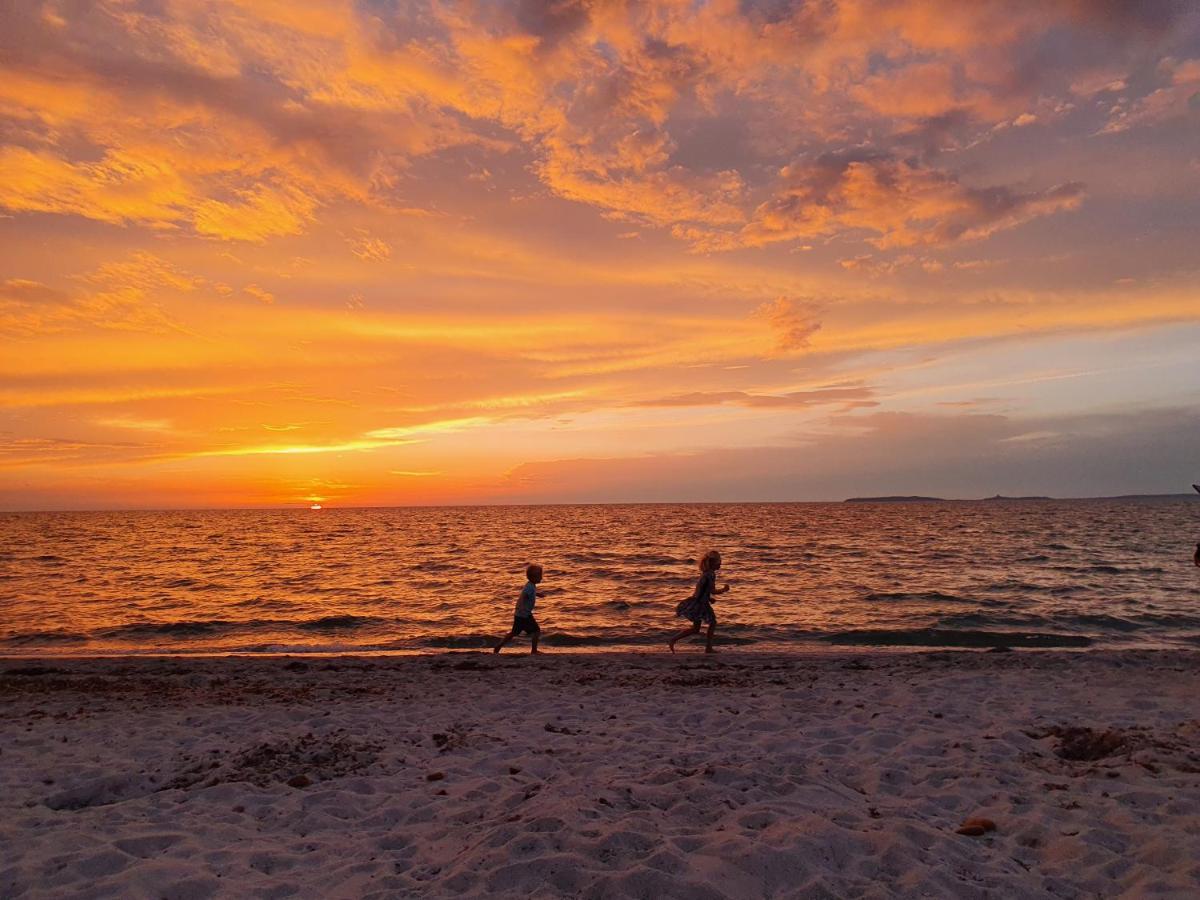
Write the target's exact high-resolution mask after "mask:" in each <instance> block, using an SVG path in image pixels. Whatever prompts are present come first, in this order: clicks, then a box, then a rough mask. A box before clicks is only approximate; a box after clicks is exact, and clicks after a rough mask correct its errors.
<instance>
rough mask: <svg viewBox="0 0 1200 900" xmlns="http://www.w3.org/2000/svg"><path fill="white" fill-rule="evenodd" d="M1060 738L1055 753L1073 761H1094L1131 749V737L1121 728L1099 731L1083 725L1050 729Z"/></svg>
mask: <svg viewBox="0 0 1200 900" xmlns="http://www.w3.org/2000/svg"><path fill="white" fill-rule="evenodd" d="M1050 733H1051V734H1053V735H1054V736H1055V737H1057V738H1058V746H1057V747H1055V749H1054V753H1055V755H1056V756H1058V757H1059V758H1060V759H1069V760H1072V761H1073V762H1094V761H1096V760H1098V759H1104V758H1105V757H1108V756H1114V755H1116V754H1117V753H1121V752H1122V751H1124V750H1127V749H1129V743H1130V742H1129V737H1128V735H1126V734H1125V732H1123V731H1121V730H1120V729H1119V728H1109V729H1106V730H1105V731H1097V730H1095V729H1092V728H1085V727H1082V726H1070V727H1066V728H1063V727H1059V728H1052V729H1050Z"/></svg>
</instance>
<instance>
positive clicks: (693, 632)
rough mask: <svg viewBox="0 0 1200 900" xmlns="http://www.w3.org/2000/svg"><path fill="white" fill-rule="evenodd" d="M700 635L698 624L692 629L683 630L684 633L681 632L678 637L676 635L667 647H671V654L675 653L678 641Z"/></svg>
mask: <svg viewBox="0 0 1200 900" xmlns="http://www.w3.org/2000/svg"><path fill="white" fill-rule="evenodd" d="M699 633H700V623H699V622H697V623H696V624H695V625H692V626H691V627H690V628H685V629H683V631H681V632H679V634H677V635H675V637H673V638H671V640H670V641H669V642H668V643H667V646H668V647H670V648H671V652H672V653H674V652H675V642H676V641H679V640H683V638H685V637H687V636H688V635H689V634H699Z"/></svg>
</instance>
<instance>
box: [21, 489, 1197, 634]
mask: <svg viewBox="0 0 1200 900" xmlns="http://www.w3.org/2000/svg"><path fill="white" fill-rule="evenodd" d="M1197 540H1200V502H1197V501H1188V500H1183V499H1169V500H1166V499H1164V500H1133V501H1094V500H1085V501H1051V502H1000V501H986V502H977V503H903V504H862V505H860V504H714V505H634V506H541V507H483V508H478V507H476V508H462V507H460V508H425V509H421V508H398V509H325V510H321V511H319V512H313V511H309V510H299V511H297V510H286V511H195V512H97V513H18V514H5V515H0V655H9V656H12V655H32V654H39V655H42V654H47V653H50V654H78V653H111V652H121V653H162V652H168V653H189V652H231V651H236V652H260V653H271V652H339V651H347V650H358V651H367V650H370V651H400V652H403V651H428V650H432V649H439V648H440V649H445V648H478V647H483V646H486V645H487V644H488V643H489V642H490V641H491V640H493V639H494V637H495V636H496V635H498V634H500V633H502V632H504V631H506V630H507V626H508V625H509V623H510V622H511V616H512V607H513V605H514V603H515V601H516V597H517V594H518V592H519V591H520V589H521V586H522V585H523V584H524V576H523V569H524V565H525V563H526V562H527V561H537V562H541V563H543V564H544V566H545V568H546V579H545V581H544V582H543V584H542V588H543V589H544V591H545V594H546V596H545V598H544V599H542V600H539V601H538V609H537V614H538V618H539V620H540V621H541V622H542V626H543V629H544V635H545V643H546V645H547V646H548V647H550V648H553V647H556V646H557V647H571V648H579V649H627V648H631V647H646V646H653V645H659V644H662V643H663V642H664V641H665V640H666V637H667V635H668V634H669V633H670V631H671V630H672V629H676V628H678V627H679V626H680V625H681V624H682V623H681V622H680V621H679V620H676V619H674V618H673V617H672V616H673V611H674V607H675V604H676V603H677V602H678V601H679V600H680V599H681V598H683V597H684V596H686V595H687V594H689V593H690V591H691V586H692V584H693V582H694V581H695V578H696V574H697V573H696V565H695V559H696V558H697V557H698V556H699V555H700V554H701V553H702V552H703V551H704V550H707V549H708V548H710V547H715V548H717V549H720V550H721V551H722V552H723V553H724V556H725V568H724V570H723V571H722V573H721V578H720V580H721V581H728V582H729V584H730V585H731V586H732V589H731V591H730V593H729V594H727V595H725V596H723V597H721V598H719V602H718V604H717V607H716V608H717V615H718V617H719V618H720V622H721V626H720V628H719V631H718V634H719V635H720V636H721V637H723V638H724V639H725V640H726V642H728V643H733V644H742V645H746V646H752V647H754V648H755V649H772V650H778V649H783V648H787V647H804V648H808V649H811V648H816V647H835V646H842V645H853V646H887V647H894V646H942V645H946V646H976V647H979V646H991V645H993V644H1004V645H1011V646H1078V647H1089V646H1090V647H1098V646H1175V647H1179V646H1192V647H1200V569H1197V568H1195V567H1194V566H1193V565H1192V562H1191V552H1192V549H1193V548H1194V546H1195V542H1196V541H1197ZM524 648H525V645H523V644H521V643H517V644H516V645H515V646H514V650H523V649H524Z"/></svg>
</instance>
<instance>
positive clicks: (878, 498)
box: [0, 491, 1200, 515]
mask: <svg viewBox="0 0 1200 900" xmlns="http://www.w3.org/2000/svg"><path fill="white" fill-rule="evenodd" d="M1138 499H1146V500H1154V499H1187V500H1196V501H1200V493H1197V494H1189V493H1187V492H1184V491H1180V492H1178V493H1174V492H1172V493H1154V492H1151V493H1125V494H1094V495H1088V496H1078V497H1050V496H1042V495H1011V496H1010V495H1005V494H993V495H992V496H990V497H933V496H924V495H919V494H912V495H904V494H880V495H872V496H861V497H843V498H841V499H840V500H584V501H572V500H547V501H540V502H533V503H521V502H510V503H482V502H480V503H469V502H468V503H392V504H356V505H345V506H343V505H340V504H334V505H332V506H330V505H329V504H327V503H324V502H322V503H321V504H320V505H321V509H320V510H312V509H311V508H310V504H311V502H312V501H296V502H295V503H279V504H272V505H263V506H93V507H62V508H57V509H47V508H41V509H0V515H22V514H42V513H94V512H275V511H279V512H289V511H297V512H326V511H330V510H361V509H494V508H503V507H515V508H519V507H543V506H766V505H773V506H796V505H802V504H808V505H813V506H828V505H832V504H838V505H842V504H852V503H854V502H857V503H861V504H870V503H889V504H896V503H984V502H1004V501H1010V502H1021V503H1055V502H1067V501H1076V500H1138Z"/></svg>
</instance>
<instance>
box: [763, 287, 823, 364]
mask: <svg viewBox="0 0 1200 900" xmlns="http://www.w3.org/2000/svg"><path fill="white" fill-rule="evenodd" d="M754 314H755V315H756V316H759V317H761V318H763V319H766V320H767V322H768V323H769V324H770V326H771V329H772V331H774V332H775V336H776V337H775V346H776V349H777V350H779V351H780V352H781V353H791V352H794V351H796V350H802V349H804V348H805V347H807V346H809V343H810V340H811V338H812V336H813V335H814V334H816V333H817V332H818V331H820V329H821V323H820V321H819V320H818V319H817V317H816V314H817V307H816V304H813V303H799V302H797V301H796V300H793V299H792V298H790V297H776V298H775V299H774V300H772V301H770V302H769V303H764V304H762V305H761V306H759V307H758V308H757V309H755V311H754Z"/></svg>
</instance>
